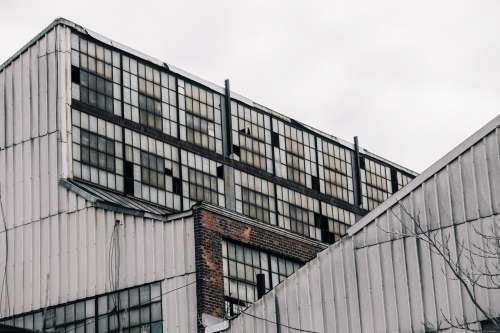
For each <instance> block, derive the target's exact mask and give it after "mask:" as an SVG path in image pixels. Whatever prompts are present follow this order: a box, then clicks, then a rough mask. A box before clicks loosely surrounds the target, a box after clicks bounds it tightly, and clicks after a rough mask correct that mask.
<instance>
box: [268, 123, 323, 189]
mask: <svg viewBox="0 0 500 333" xmlns="http://www.w3.org/2000/svg"><path fill="white" fill-rule="evenodd" d="M273 131H274V134H273V135H274V136H276V137H277V138H279V140H278V141H279V142H274V158H275V165H276V175H277V176H278V177H281V178H285V179H288V180H291V181H294V182H296V183H299V184H302V185H305V186H307V187H309V188H312V177H317V176H318V174H317V169H316V144H315V138H314V135H312V134H311V133H307V132H305V131H302V130H299V129H296V128H295V127H292V126H290V125H288V124H285V123H284V122H282V121H279V120H277V119H273Z"/></svg>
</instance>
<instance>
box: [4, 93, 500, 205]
mask: <svg viewBox="0 0 500 333" xmlns="http://www.w3.org/2000/svg"><path fill="white" fill-rule="evenodd" d="M0 103H1V102H0ZM0 105H1V104H0ZM0 120H1V119H0ZM499 147H500V130H498V128H497V129H496V130H495V131H493V132H492V133H491V134H490V135H488V136H487V137H486V159H487V163H488V176H489V179H490V190H491V202H492V206H493V212H494V213H495V214H500V151H499Z"/></svg>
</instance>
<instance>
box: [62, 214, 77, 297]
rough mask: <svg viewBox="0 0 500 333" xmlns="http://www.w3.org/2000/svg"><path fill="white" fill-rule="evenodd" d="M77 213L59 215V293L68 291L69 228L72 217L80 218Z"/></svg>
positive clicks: (66, 293)
mask: <svg viewBox="0 0 500 333" xmlns="http://www.w3.org/2000/svg"><path fill="white" fill-rule="evenodd" d="M75 215H76V217H75ZM78 215H79V214H78V213H70V214H63V215H62V216H61V225H60V231H59V244H60V249H61V250H60V251H61V252H60V258H59V263H60V265H61V272H60V284H59V293H60V295H69V293H70V287H69V285H70V270H69V242H70V240H69V229H70V225H71V220H72V219H75V218H78V219H80V218H81V217H80V216H78Z"/></svg>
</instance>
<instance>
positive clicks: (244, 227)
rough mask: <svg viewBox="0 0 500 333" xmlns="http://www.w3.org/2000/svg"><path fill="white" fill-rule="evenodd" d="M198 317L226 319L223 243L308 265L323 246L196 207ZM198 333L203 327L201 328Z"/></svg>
mask: <svg viewBox="0 0 500 333" xmlns="http://www.w3.org/2000/svg"><path fill="white" fill-rule="evenodd" d="M193 213H194V229H195V251H196V279H197V281H198V283H197V285H198V287H197V298H198V314H199V315H200V316H201V314H202V313H207V314H210V315H212V316H216V317H223V316H224V280H223V272H222V247H221V240H222V239H227V240H233V241H237V242H240V243H243V244H246V245H249V246H252V247H255V248H259V249H262V250H265V251H268V252H271V253H275V254H277V255H280V256H285V257H288V258H290V259H295V260H298V261H301V262H307V261H309V260H311V259H313V258H314V257H315V256H316V253H318V252H319V251H321V250H323V249H324V246H322V245H320V244H318V243H315V242H308V241H306V240H304V241H301V240H299V239H297V238H293V237H289V236H287V235H286V234H285V235H284V234H280V233H277V232H275V231H272V230H268V229H266V228H261V227H258V226H255V225H253V224H249V223H246V222H244V221H238V220H237V219H231V218H229V217H226V216H222V215H220V214H217V213H214V212H211V211H209V210H207V209H204V208H194V212H193ZM198 330H199V332H202V331H203V330H202V326H201V325H199V329H198Z"/></svg>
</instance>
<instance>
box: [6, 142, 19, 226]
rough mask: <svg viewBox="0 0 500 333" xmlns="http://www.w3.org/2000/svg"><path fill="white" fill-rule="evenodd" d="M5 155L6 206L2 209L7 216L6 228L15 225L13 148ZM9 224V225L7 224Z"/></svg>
mask: <svg viewBox="0 0 500 333" xmlns="http://www.w3.org/2000/svg"><path fill="white" fill-rule="evenodd" d="M6 153H7V166H6V169H7V179H6V182H5V184H6V185H5V186H6V187H7V195H6V197H5V198H4V200H5V203H6V205H5V206H4V209H5V210H6V212H5V215H6V216H7V226H10V227H13V226H15V225H16V221H15V210H14V208H15V198H14V195H15V188H14V185H15V183H14V177H15V174H14V170H15V167H14V148H13V147H10V148H7V149H6ZM9 222H10V223H9Z"/></svg>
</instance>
